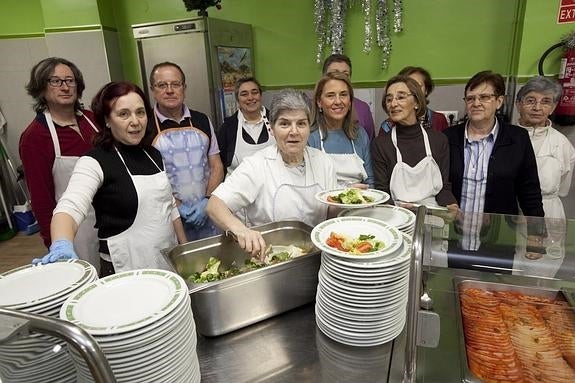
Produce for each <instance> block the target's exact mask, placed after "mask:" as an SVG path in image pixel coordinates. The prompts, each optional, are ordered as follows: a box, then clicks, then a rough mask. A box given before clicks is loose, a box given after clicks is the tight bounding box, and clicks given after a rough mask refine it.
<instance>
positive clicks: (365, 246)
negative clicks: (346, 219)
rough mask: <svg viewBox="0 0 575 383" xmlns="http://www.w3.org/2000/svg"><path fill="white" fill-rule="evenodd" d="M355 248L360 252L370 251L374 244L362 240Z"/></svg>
mask: <svg viewBox="0 0 575 383" xmlns="http://www.w3.org/2000/svg"><path fill="white" fill-rule="evenodd" d="M355 249H356V250H357V251H359V252H360V253H369V252H370V251H372V250H373V246H372V245H371V243H369V242H360V243H358V244H357V246H355Z"/></svg>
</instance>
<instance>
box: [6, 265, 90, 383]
mask: <svg viewBox="0 0 575 383" xmlns="http://www.w3.org/2000/svg"><path fill="white" fill-rule="evenodd" d="M97 279H98V275H97V272H96V269H95V268H94V267H93V266H92V265H90V264H89V263H88V262H85V261H81V260H68V261H63V262H56V263H50V264H47V265H38V266H32V265H26V266H22V267H19V268H17V269H13V270H10V271H7V272H5V273H3V274H0V306H2V307H3V308H7V309H13V310H19V311H25V312H29V313H32V314H38V315H45V316H50V317H54V318H58V317H59V313H60V307H61V306H62V303H63V302H64V301H65V300H66V299H67V298H68V297H69V296H70V295H72V294H75V293H76V292H77V291H79V290H81V289H83V288H84V287H85V286H86V285H88V284H90V283H92V282H94V281H95V280H97ZM0 379H1V381H2V382H4V383H9V382H71V383H72V382H74V383H75V382H76V381H77V371H76V367H75V364H74V362H73V360H72V358H71V356H70V353H69V349H68V347H67V346H66V342H64V341H62V340H60V339H58V338H54V337H51V336H48V335H44V334H38V333H34V334H31V335H30V336H28V337H26V338H22V339H17V340H14V341H12V342H9V343H6V344H2V345H0Z"/></svg>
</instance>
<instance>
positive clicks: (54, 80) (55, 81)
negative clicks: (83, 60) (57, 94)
mask: <svg viewBox="0 0 575 383" xmlns="http://www.w3.org/2000/svg"><path fill="white" fill-rule="evenodd" d="M48 84H50V86H53V87H54V88H59V87H61V86H62V84H66V85H67V86H68V87H70V88H72V87H74V86H76V80H75V79H73V78H64V79H62V78H58V77H51V78H49V79H48Z"/></svg>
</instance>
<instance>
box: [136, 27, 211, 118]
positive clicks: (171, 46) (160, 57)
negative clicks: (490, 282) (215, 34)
mask: <svg viewBox="0 0 575 383" xmlns="http://www.w3.org/2000/svg"><path fill="white" fill-rule="evenodd" d="M187 25H191V24H190V23H174V24H164V25H158V26H149V27H145V28H144V27H142V28H135V29H134V34H135V35H136V36H137V33H138V32H139V31H140V32H141V31H146V33H145V34H144V36H146V37H145V38H140V39H138V53H139V55H140V70H141V72H142V80H143V84H144V86H145V88H146V92H147V94H148V95H149V96H151V92H150V88H149V87H150V84H149V77H150V72H151V70H152V68H153V67H154V65H156V64H159V63H161V62H164V61H171V62H173V63H176V64H178V65H179V66H180V67H181V68H182V70H183V71H184V73H185V75H186V85H187V87H186V99H185V102H186V104H187V105H188V106H189V107H190V108H192V109H194V110H197V111H200V112H202V113H205V114H206V115H207V116H209V117H210V119H211V120H212V122H214V123H215V121H216V120H215V106H214V97H213V91H212V90H211V84H212V78H211V68H210V62H209V52H208V48H207V42H206V39H207V36H206V31H205V29H204V28H203V22H202V20H199V21H195V22H194V24H193V25H195V27H196V28H195V30H192V31H191V32H190V31H189V30H187V29H186V26H187ZM150 101H151V102H152V103H153V102H154V101H153V98H152V97H150Z"/></svg>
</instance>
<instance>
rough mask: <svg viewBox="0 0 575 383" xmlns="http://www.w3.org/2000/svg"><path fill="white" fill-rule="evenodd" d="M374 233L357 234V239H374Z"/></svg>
mask: <svg viewBox="0 0 575 383" xmlns="http://www.w3.org/2000/svg"><path fill="white" fill-rule="evenodd" d="M374 238H375V235H371V234H360V235H359V240H360V241H367V240H368V239H374Z"/></svg>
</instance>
